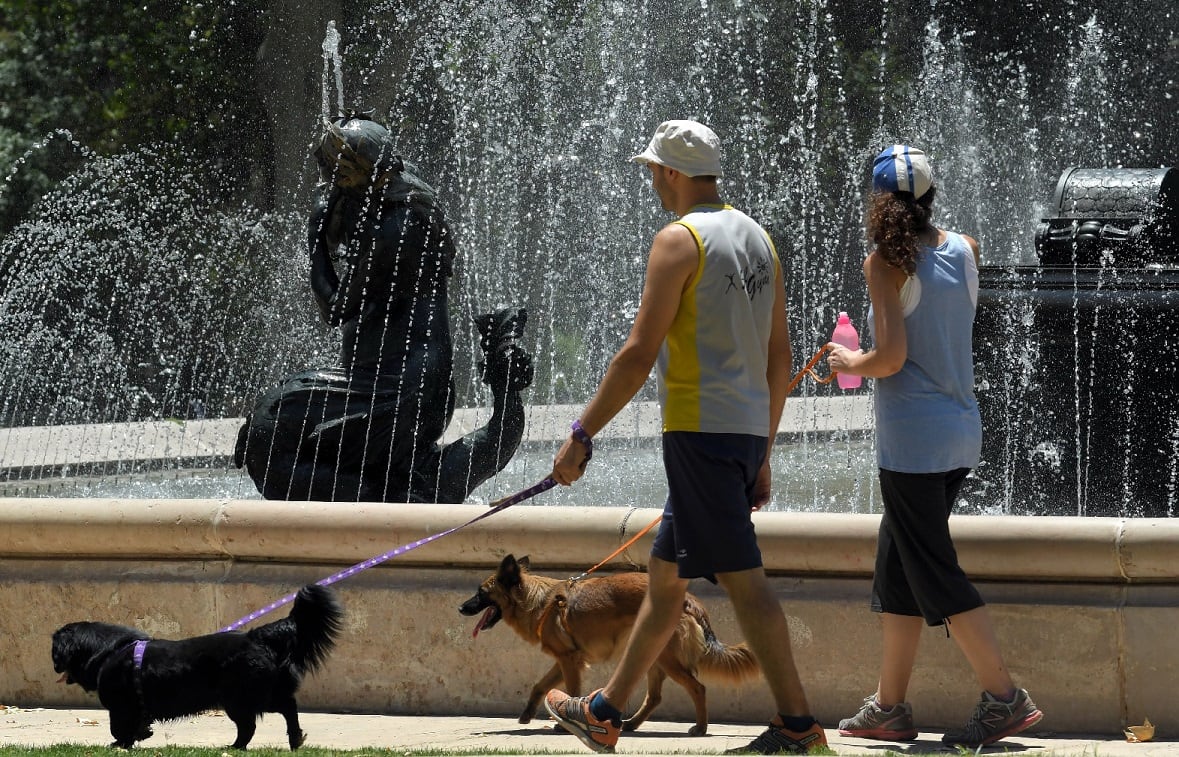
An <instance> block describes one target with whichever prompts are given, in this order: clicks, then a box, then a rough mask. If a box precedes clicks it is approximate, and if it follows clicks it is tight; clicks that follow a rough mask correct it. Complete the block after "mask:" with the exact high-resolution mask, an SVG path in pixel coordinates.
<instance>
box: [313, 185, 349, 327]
mask: <svg viewBox="0 0 1179 757" xmlns="http://www.w3.org/2000/svg"><path fill="white" fill-rule="evenodd" d="M331 207H332V206H331V203H330V202H329V200H328V199H327V198H324V199H322V200H320V201H319V203H317V204H316V206H315V209H314V210H312V211H311V218H310V219H309V220H308V222H307V246H308V249H309V250H310V253H311V293H312V294H313V295H314V296H315V304H316V305H318V306H319V314H320V316H321V317H322V318H323V320H324V321H325V322H326V323H328V324H329V325H331V326H338V325H340V321H341V319H340V316H339V311H338V310H336V309H335V308H334V306H335V304H336V297H337V295H338V294H339V291H340V277H339V276H337V275H336V269H335V266H333V265H332V259H331V245H330V244H329V242H328V224H329V222H330V212H331Z"/></svg>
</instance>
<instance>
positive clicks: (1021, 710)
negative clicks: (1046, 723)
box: [942, 689, 1044, 749]
mask: <svg viewBox="0 0 1179 757" xmlns="http://www.w3.org/2000/svg"><path fill="white" fill-rule="evenodd" d="M1043 717H1044V713H1042V712H1040V710H1039V709H1038V708H1037V707H1036V703H1035V702H1033V701H1032V698H1031V697H1029V696H1028V693H1027V691H1025V690H1023V689H1016V690H1015V699H1014V700H1012V701H1011V702H1000V701H999V700H998V699H995V697H993V696H991V695H990V694H988V693H987V692H985V691H984V692H983V693H982V697H981V698H980V699H979V700H978V704H977V705H975V707H974V714H972V715H971V716H970V720H968V721H966V725H965V726H963V727H962V728H960V729H958V730H956V731H946V734H945V735H944V736H942V743H943V744H953V745H956V746H965V747H970V748H971V749H976V748H978V747H980V746H986V745H987V744H993V743H994V742H996V741H998V740H999V739H1005V738H1007V737H1008V736H1011V735H1013V734H1016V733H1019V732H1020V731H1022V730H1023V729H1025V728H1030V727H1031V726H1033V725H1035V724H1036V723H1039V722H1040V719H1041V718H1043Z"/></svg>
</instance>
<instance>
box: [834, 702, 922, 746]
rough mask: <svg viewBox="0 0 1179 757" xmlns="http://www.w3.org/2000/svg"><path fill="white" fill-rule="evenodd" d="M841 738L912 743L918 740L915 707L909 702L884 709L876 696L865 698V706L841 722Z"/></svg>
mask: <svg viewBox="0 0 1179 757" xmlns="http://www.w3.org/2000/svg"><path fill="white" fill-rule="evenodd" d="M839 735H840V736H857V737H859V738H861V739H880V740H882V741H911V740H913V739H915V738H917V729H916V728H914V727H913V707H912V706H911V705H910V704H909V703H908V702H901V703H899V704H894V705H893V706H892V709H891V710H885V709H882V708H881V707H880V705H879V703H877V701H876V695H875V694H873V695H872V696H870V697H865V698H864V706H863V707H861V708H860V711H859V712H857V713H856V714H855V715H853V716H851V717H850V718H846V719H844V720H841V721H839Z"/></svg>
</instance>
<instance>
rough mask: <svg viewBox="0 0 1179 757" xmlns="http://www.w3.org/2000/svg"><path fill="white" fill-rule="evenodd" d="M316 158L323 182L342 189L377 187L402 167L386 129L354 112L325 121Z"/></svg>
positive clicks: (391, 136)
mask: <svg viewBox="0 0 1179 757" xmlns="http://www.w3.org/2000/svg"><path fill="white" fill-rule="evenodd" d="M315 161H316V162H317V163H318V164H319V174H320V177H322V179H323V180H324V181H325V182H327V183H329V184H335V185H336V186H338V187H340V188H341V189H345V190H349V189H351V190H364V189H367V188H368V187H370V186H374V187H376V188H378V189H379V188H381V187H383V186H384V185H385V184H386V183H388V181H389V179H390V178H392V177H393V176H395V175H397V174H398V173H400V172H401V170H402V169H403V168H404V167H405V165H404V163H403V161H402V159H401V156H400V155H398V154H397V148H396V145H395V144H394V140H393V135H392V134H390V133H389V130H388V129H386V128H385V127H384V126H382V125H381V124H379V123H377V122H376V121H373V120H371V119H369V118H366V117H364V116H362V115H356V114H353V113H349V114H348V115H344V116H340V117H339V118H336V119H335V120H333V121H330V122H328V123H327V124H326V126H325V131H324V134H323V137H322V138H321V139H320V140H319V146H318V147H316V149H315Z"/></svg>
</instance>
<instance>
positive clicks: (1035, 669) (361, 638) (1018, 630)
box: [0, 498, 1179, 733]
mask: <svg viewBox="0 0 1179 757" xmlns="http://www.w3.org/2000/svg"><path fill="white" fill-rule="evenodd" d="M603 504H608V503H603ZM5 505H6V506H5V507H4V508H3V509H2V511H0V578H2V579H3V581H4V583H5V587H6V591H5V592H3V593H0V634H2V636H0V637H2V638H4V639H6V640H7V642H6V643H7V645H8V648H7V649H6V650H5V665H4V666H2V668H0V701H3V702H5V703H10V704H13V705H17V706H22V707H32V706H83V705H88V704H89V705H93V704H94V700H93V699H92V698H91V697H88V696H87V695H84V694H83V693H82V692H81V691H80V690H78V689H77V688H76V687H63V686H57V685H55V684H54V683H53V682H54V680H55V678H56V676H55V674H54V673H53V671H52V669H51V665H50V660H49V640H50V635H51V634H52V631H53V630H54V629H55V628H56V627H58V626H59V625H61V624H63V623H66V622H69V621H73V620H81V619H100V620H105V621H110V622H117V623H126V624H131V625H136V626H140V627H142V628H144V629H145V630H146V631H148V632H150V633H153V634H156V635H160V636H165V637H177V636H188V635H194V634H199V633H208V632H211V631H214V630H216V629H217V628H220V627H223V626H224V625H227V624H228V623H230V622H232V621H234V620H236V619H238V618H240V617H241V616H243V615H245V614H247V613H249V612H251V611H253V610H255V609H258V608H260V607H264V606H265V605H267V604H269V603H270V602H272V601H274V600H275V599H277V598H279V597H282V596H285V595H287V594H289V593H290V592H291V591H293V590H294V589H295V588H297V587H298V586H300V585H302V584H304V583H309V582H313V581H317V580H321V579H323V578H325V577H327V576H330V575H333V574H335V573H337V572H339V571H341V570H343V569H344V568H346V567H348V566H350V565H353V564H355V563H358V562H361V561H363V560H366V559H368V558H370V557H373V556H375V555H378V554H382V553H384V552H385V551H387V550H389V549H392V548H394V547H397V546H401V545H405V544H409V543H412V542H415V541H417V540H419V539H422V538H425V537H427V536H430V535H433V534H435V533H439V532H441V531H444V530H446V529H448V528H451V527H453V526H456V525H459V524H462V523H465V522H466V521H468V520H469V519H471V518H473V517H475V516H476V515H478V514H480V513H483V512H486V510H485V509H484V508H482V507H479V506H477V505H406V504H396V503H392V504H380V503H366V504H348V503H308V502H303V503H294V502H265V501H256V500H234V501H218V500H138V501H135V500H117V499H105V500H104V499H73V500H71V499H42V498H38V499H15V498H14V499H8V500H6V501H5ZM657 515H658V511H657V510H655V509H638V510H634V509H628V508H625V507H564V506H529V505H526V504H523V505H517V506H515V507H513V508H511V509H509V510H506V511H504V512H502V513H499V514H497V515H495V516H494V517H491V518H488V519H486V520H484V521H480V522H479V523H476V524H474V525H472V526H470V527H468V528H465V529H463V530H461V531H458V532H457V533H454V534H451V535H449V536H447V537H444V538H441V539H438V540H437V541H434V542H432V543H430V544H427V545H425V546H423V547H421V548H420V549H416V550H414V551H412V552H409V553H407V554H405V555H402V556H400V557H397V558H394V559H393V560H390V561H389V562H386V563H384V564H383V565H380V566H378V567H376V568H373V569H371V570H368V571H365V572H362V573H360V574H358V575H355V576H352V577H350V578H348V579H346V580H344V581H341V582H339V583H337V584H336V585H335V588H336V589H337V590H338V591H339V593H340V596H341V599H342V601H343V602H344V605H345V607H346V609H347V622H346V627H345V631H344V634H343V636H342V638H341V640H340V644H339V646H338V648H337V650H336V651H335V652H334V653H333V655H332V657H331V659H330V661H329V664H328V665H327V668H326V670H325V671H324V672H322V673H321V674H319V675H318V676H316V677H315V678H313V679H311V680H310V681H309V682H308V685H307V686H306V687H305V690H304V691H305V693H304V694H303V695H302V696H301V702H302V703H303V706H304V707H305V708H306V709H311V710H314V709H322V710H328V711H353V712H382V713H402V714H438V715H445V714H458V713H464V714H469V713H471V712H478V713H480V714H486V715H504V716H515V715H517V714H518V712H519V708H520V707H521V706H522V703H523V701H524V698H525V696H526V694H527V692H528V690H529V689H530V688H531V686H532V684H533V683H534V682H535V680H536V679H537V678H539V676H540V675H541V673H543V671H544V670H546V669H547V667H548V665H549V663H548V662H547V661H546V660H545V659H544V658H543V657H542V656H541V654H540V653H539V651H538V650H536V649H535V648H534V647H530V646H528V645H526V644H525V643H524V641H522V640H521V639H520V638H519V637H517V636H516V635H515V634H514V633H512V632H511V631H510V630H509V629H507V628H505V627H503V626H504V624H502V623H501V624H500V626H499V627H496V628H492V629H487V630H485V631H484V632H483V633H482V634H480V635H479V637H478V638H477V639H473V638H472V636H471V631H472V630H473V628H474V619H473V618H467V617H463V616H461V615H459V613H458V611H457V610H458V606H459V604H460V603H461V602H462V601H464V600H465V599H466V598H467V597H469V596H470V595H471V594H472V593H473V592H474V590H475V587H476V586H477V585H478V583H479V582H480V581H481V580H482V579H483V578H484V577H486V576H487V575H488V574H489V573H490V572H491V571H492V570H493V568H494V566H495V565H496V564H498V562H499V560H500V559H501V558H502V557H503V556H504V555H505V554H509V553H512V554H515V555H517V556H521V555H529V556H530V558H531V561H532V565H533V568H534V570H537V571H538V572H543V573H545V574H548V575H554V576H558V577H568V576H571V575H575V574H577V573H580V572H581V571H583V570H586V569H587V568H588V567H589V566H591V565H594V564H596V563H597V562H598V561H599V560H601V559H603V558H604V557H605V556H606V555H607V554H609V553H610V552H612V551H613V550H614V549H615V548H616V547H617V546H618V545H619V544H620V543H622V542H623V541H625V540H626V539H628V538H629V537H630V536H631V535H633V534H635V533H637V532H638V531H639V530H640V529H641V528H642V527H643V526H645V525H646V524H647V523H650V522H651V521H652V520H653V519H654V518H655V517H657ZM754 517H755V522H756V526H757V530H758V534H759V539H760V542H761V544H762V548H763V551H764V554H765V561H766V565H767V569H768V570H769V572H770V574H771V580H772V583H773V585H774V587H775V590H776V591H777V593H778V595H779V597H780V598H781V601H782V603H783V607H784V609H785V610H786V612H787V614H788V617H789V621H790V627H791V634H792V638H793V641H794V644H795V649H796V653H797V656H798V662H799V667H800V669H801V671H802V675H803V679H804V681H805V682H806V683H807V687H808V695H809V697H810V699H811V702H812V705H813V708H814V710H815V712H816V714H817V715H818V716H819V717H820V718H821V719H822V720H823V722H826V723H832V724H833V723H834V722H836V721H837V719H838V718H839V717H843V716H846V715H847V714H849V713H851V712H854V711H855V709H856V707H857V706H858V705H859V702H860V700H861V698H862V697H863V696H864V695H865V693H867V692H869V691H871V689H872V687H873V686H874V685H875V680H876V662H877V659H878V656H879V653H880V646H879V633H878V626H877V621H876V620H875V619H874V616H872V615H871V613H870V612H869V611H868V610H867V597H868V593H869V582H870V575H871V570H872V563H873V551H874V547H875V535H876V529H877V527H878V525H879V518H878V516H872V515H836V514H807V513H781V512H772V513H758V514H756V515H755V516H754ZM952 526H953V530H954V535H955V539H956V541H957V544H958V549H959V553H960V555H961V558H962V562H963V565H964V566H965V568H966V570H967V571H968V572H970V573H971V574H972V575H973V576H975V577H976V578H977V579H978V580H979V585H980V589H981V590H982V592H983V594H984V596H985V597H986V598H987V599H988V601H989V602H990V604H991V609H992V612H993V614H994V618H995V622H996V627H997V630H998V633H999V635H1000V638H1001V642H1002V644H1003V648H1004V650H1005V653H1006V656H1007V662H1008V664H1009V666H1010V668H1011V669H1012V671H1013V672H1014V674H1015V676H1016V678H1017V680H1018V681H1019V683H1020V684H1021V685H1023V686H1026V687H1027V688H1028V689H1029V690H1030V691H1031V692H1032V693H1033V696H1034V697H1035V699H1036V701H1037V702H1038V703H1039V704H1040V706H1041V707H1042V708H1043V709H1044V710H1045V712H1046V713H1047V717H1046V718H1045V721H1044V724H1043V726H1042V727H1041V728H1040V729H1039V731H1040V732H1044V731H1055V732H1088V733H1093V732H1109V733H1118V731H1119V729H1120V728H1121V727H1122V726H1123V725H1125V724H1128V723H1141V722H1142V720H1143V718H1144V717H1149V718H1150V719H1151V721H1152V722H1154V723H1155V724H1156V725H1157V726H1158V727H1159V728H1160V729H1162V731H1161V732H1162V733H1174V732H1176V730H1177V729H1179V711H1176V710H1175V708H1174V706H1173V701H1174V698H1173V693H1172V691H1173V685H1174V681H1175V680H1179V635H1177V634H1175V633H1174V629H1175V628H1176V627H1177V626H1179V521H1176V520H1170V519H1160V520H1149V519H1139V520H1122V519H1112V518H1110V519H1102V518H1075V517H1039V518H1028V517H1011V516H955V518H954V519H953V521H952ZM650 538H651V536H650V534H648V535H646V536H644V538H643V539H642V540H640V541H639V543H638V544H637V545H635V546H633V547H631V548H630V549H629V550H628V551H627V552H626V553H624V554H623V556H621V557H620V558H618V559H617V560H616V561H615V563H614V564H613V565H612V566H611V567H615V566H617V567H619V568H625V567H626V566H627V565H628V564H630V565H641V564H642V563H643V562H644V561H645V556H646V554H647V551H648V549H649V546H650ZM692 590H693V591H694V592H695V593H697V594H698V595H699V596H700V597H701V599H702V600H703V602H704V603H705V605H706V606H707V607H708V608H709V611H710V612H711V614H712V619H713V625H714V627H715V629H716V631H717V634H718V635H719V636H720V638H722V639H724V640H726V641H730V642H735V641H738V640H739V639H740V633H739V631H738V630H737V626H736V622H735V619H734V618H733V616H732V612H731V608H730V605H729V604H728V602H727V601H726V600H725V598H724V597H723V594H721V593H719V592H718V591H717V590H716V589H715V588H714V587H712V586H711V585H709V584H707V583H706V582H703V581H696V582H693V586H692ZM285 612H286V610H285V609H280V610H279V611H278V613H281V614H285ZM926 636H927V638H926V639H925V640H924V643H923V648H922V655H921V658H920V661H919V663H918V667H917V669H916V671H915V674H914V676H913V685H912V689H911V699H912V702H913V704H914V707H915V708H916V711H917V713H918V717H919V719H920V721H921V723H922V725H923V727H928V728H944V727H949V726H953V725H957V724H959V723H960V721H961V720H962V719H963V718H964V717H965V716H966V714H967V713H968V711H969V709H970V706H971V704H972V703H973V701H974V699H975V698H976V697H977V694H978V692H977V690H976V688H975V683H974V681H973V679H972V677H971V675H970V673H969V669H968V668H967V666H966V665H965V663H964V662H963V660H962V658H961V655H960V654H959V653H958V652H957V649H956V647H955V646H954V645H953V643H952V642H950V641H949V640H947V638H946V637H945V633H944V631H942V630H941V629H930V630H929V631H928V632H927V634H926ZM606 672H607V670H606V669H605V668H604V667H602V668H598V669H596V670H595V671H594V672H593V674H592V676H591V678H590V680H589V681H588V684H589V685H600V683H601V682H602V680H603V678H604V675H605V673H606ZM709 688H710V691H709V704H710V710H711V713H712V714H711V717H712V719H713V721H715V722H725V721H729V722H734V721H738V722H750V721H760V720H762V719H763V718H765V717H766V716H767V712H766V701H767V698H768V692H767V690H766V689H765V686H764V683H762V682H760V681H758V682H753V683H748V684H746V685H744V686H736V687H735V686H727V685H720V684H717V683H715V682H713V683H711V684H710V687H709ZM664 693H665V702H664V705H663V707H662V708H661V710H660V712H659V714H660V715H661V716H663V717H665V718H674V719H678V720H690V714H691V705H690V703H689V702H688V700H687V698H686V697H685V696H684V695H683V693H682V692H681V691H680V690H679V688H678V687H676V686H669V687H668V688H667V689H666V690H665V692H664ZM635 704H637V702H632V703H631V705H632V706H634V705H635ZM538 722H539V721H538ZM532 727H535V724H534V726H532Z"/></svg>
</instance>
